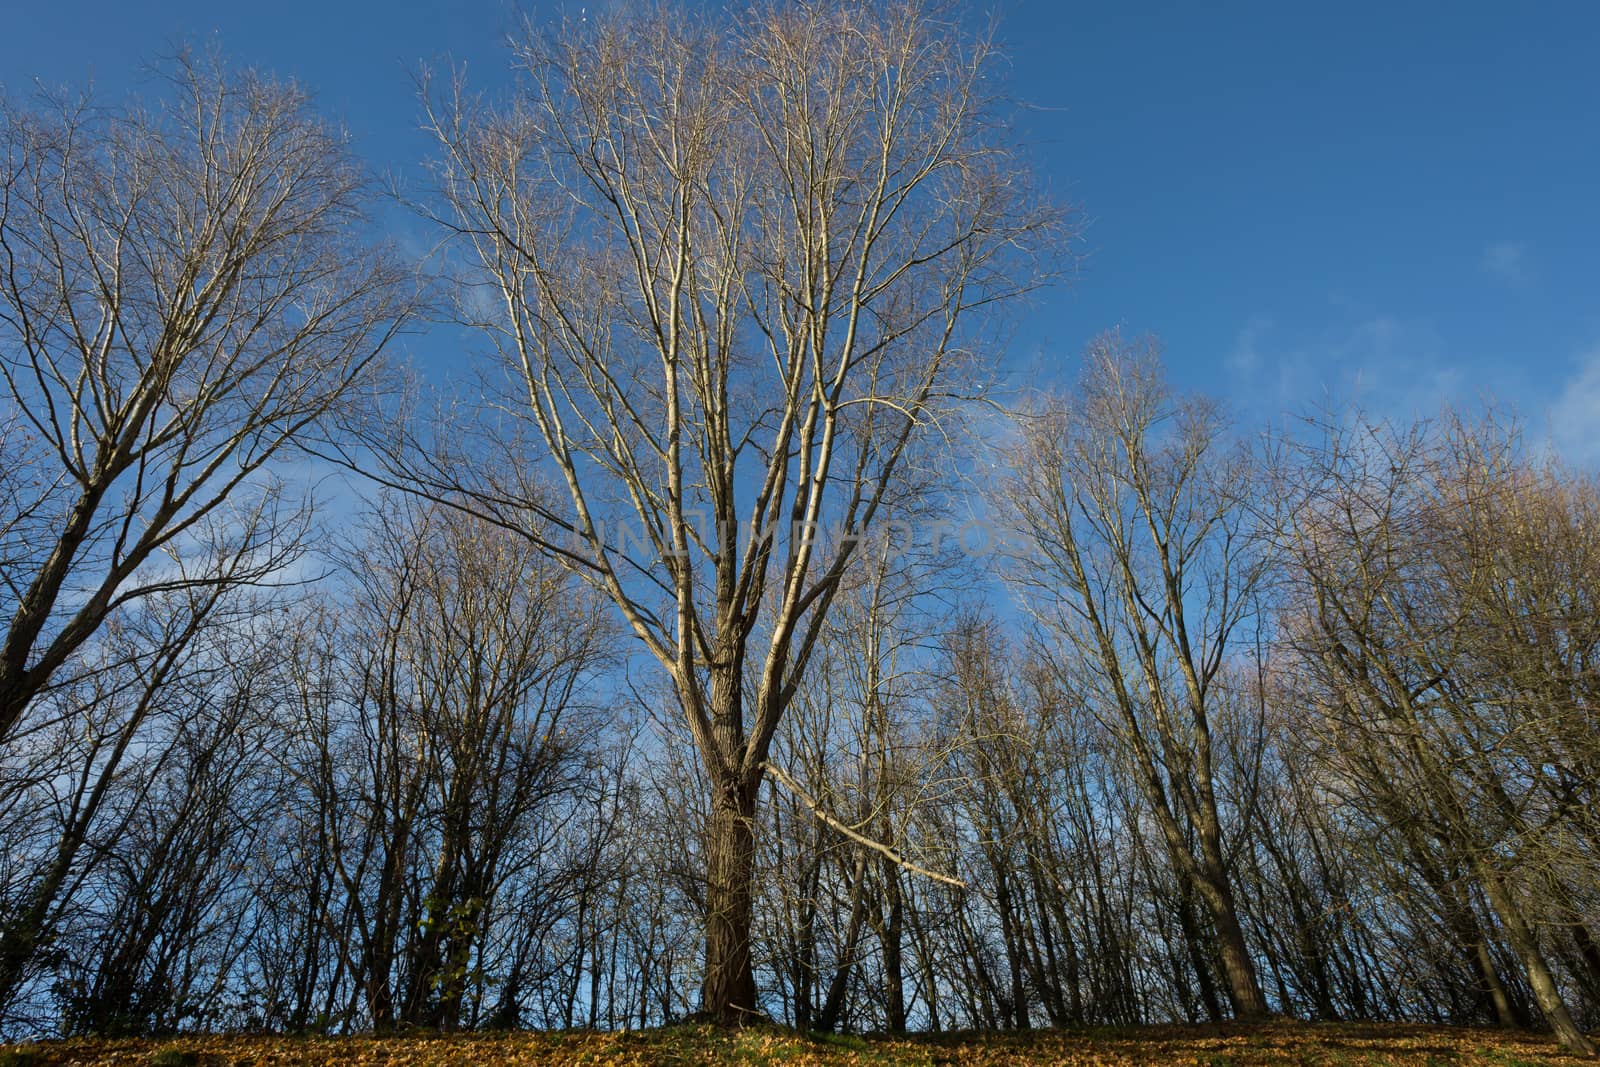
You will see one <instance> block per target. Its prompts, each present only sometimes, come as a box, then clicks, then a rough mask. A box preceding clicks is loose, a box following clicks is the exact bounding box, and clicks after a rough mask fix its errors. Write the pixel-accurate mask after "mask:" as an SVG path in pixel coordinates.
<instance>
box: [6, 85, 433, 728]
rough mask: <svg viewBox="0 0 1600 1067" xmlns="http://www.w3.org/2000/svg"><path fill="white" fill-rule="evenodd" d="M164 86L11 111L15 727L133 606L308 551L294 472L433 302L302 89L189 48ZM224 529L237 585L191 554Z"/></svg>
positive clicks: (10, 655) (9, 426) (253, 575)
mask: <svg viewBox="0 0 1600 1067" xmlns="http://www.w3.org/2000/svg"><path fill="white" fill-rule="evenodd" d="M164 79H165V81H164V83H163V89H164V92H163V93H162V95H161V97H160V98H159V100H157V101H155V102H153V103H151V104H149V105H148V106H147V105H143V104H139V103H131V104H128V105H126V106H122V107H106V106H101V105H96V104H94V103H92V102H91V101H89V100H87V99H83V100H78V99H72V98H57V97H45V98H42V99H41V100H40V101H39V102H38V104H37V106H31V107H29V106H24V105H23V104H22V103H20V102H17V101H12V100H6V101H4V102H0V405H3V406H0V434H3V435H4V436H3V445H0V448H3V450H4V457H5V459H6V461H7V462H6V466H7V468H8V469H7V470H6V472H5V474H4V476H3V477H0V508H3V509H4V511H3V512H0V553H3V557H0V558H3V559H4V562H5V567H4V570H3V572H0V616H3V618H4V626H5V629H4V631H3V636H0V742H3V741H4V740H5V739H6V738H7V737H9V736H10V735H11V734H12V733H13V731H14V730H15V729H16V728H17V725H18V722H19V721H20V720H21V719H22V717H23V714H24V711H25V709H26V708H27V707H28V705H29V702H30V701H32V700H33V699H34V697H35V696H36V695H38V694H39V693H40V692H41V690H43V689H44V688H45V687H46V686H47V685H49V684H51V682H52V679H54V678H55V675H56V673H57V672H58V671H59V670H60V669H61V668H62V667H63V666H64V665H66V664H67V663H68V662H69V661H70V660H71V659H72V657H73V654H74V653H75V652H76V651H77V650H78V649H80V648H82V647H83V646H84V644H85V642H87V641H88V640H89V639H90V638H91V637H92V635H93V634H95V632H96V631H97V630H98V629H99V628H100V627H101V626H102V625H103V624H104V623H105V622H106V620H107V619H109V618H111V617H112V616H113V615H114V614H115V613H116V612H118V611H119V610H121V609H124V608H129V607H133V606H135V605H137V604H139V603H140V602H142V601H144V600H146V599H148V598H149V597H151V596H153V595H156V594H161V593H167V592H171V591H174V590H184V589H194V590H197V595H203V587H205V586H207V585H210V584H214V583H217V582H219V581H220V582H227V583H231V584H233V585H249V584H251V583H259V582H261V581H264V580H266V579H268V578H269V577H270V576H271V575H272V574H273V573H275V572H276V571H278V570H279V569H281V568H282V567H283V566H284V565H285V564H286V563H287V562H288V561H289V560H290V559H291V558H292V557H293V555H294V553H295V552H296V550H297V549H296V545H297V535H298V530H299V528H300V523H301V518H302V516H301V515H300V513H299V509H298V508H296V507H293V506H289V507H281V506H278V505H277V504H275V499H276V497H277V496H278V495H279V491H278V489H277V488H276V487H275V486H274V481H273V475H274V472H275V469H276V468H275V461H282V462H286V461H288V460H289V459H290V458H291V456H292V451H293V448H294V446H295V444H296V443H297V442H298V441H301V440H302V439H304V438H305V437H307V436H308V435H311V434H313V433H315V432H317V431H318V429H319V428H320V427H322V426H323V425H324V423H325V421H326V419H327V416H329V415H330V413H332V412H333V411H334V410H335V409H336V408H337V407H338V406H339V405H340V404H341V403H342V402H343V401H344V399H345V398H346V397H347V396H348V395H349V394H350V393H351V391H352V387H353V386H355V385H356V384H357V383H359V382H361V381H362V380H363V379H364V377H365V376H366V374H367V372H368V371H369V369H370V368H371V367H372V366H373V363H374V360H375V358H376V357H377V355H378V353H379V352H380V350H381V349H382V348H383V347H384V345H385V343H386V342H388V341H389V340H390V339H391V338H392V337H393V336H394V333H395V331H396V329H397V328H398V327H399V325H400V323H401V322H402V321H403V320H404V319H405V317H406V316H407V314H408V313H409V311H410V309H411V306H412V304H413V302H414V301H413V296H412V288H411V286H410V285H409V283H408V281H407V277H408V275H407V272H406V271H404V270H402V269H401V268H400V267H399V266H398V265H397V263H396V262H395V261H394V260H393V259H391V258H390V257H389V256H388V254H387V253H385V252H384V251H382V250H380V249H377V248H375V247H373V246H371V245H369V243H368V242H367V241H366V239H365V236H364V229H363V227H364V223H363V216H362V214H361V210H362V204H363V199H364V195H365V189H366V183H365V180H364V178H363V176H362V172H361V168H360V167H359V166H358V165H357V162H356V160H355V157H354V156H353V154H352V152H351V151H350V148H349V146H348V145H347V143H346V142H345V140H344V138H343V137H342V136H341V135H340V134H339V132H338V131H336V130H334V129H332V128H330V127H329V126H328V125H327V124H326V123H324V122H323V121H321V120H319V119H318V118H316V117H315V116H314V115H313V114H312V112H311V110H310V106H309V102H308V98H307V96H306V94H305V93H304V92H303V91H301V90H299V89H297V88H295V87H294V86H292V85H287V84H282V83H277V82H273V81H271V80H269V79H267V78H265V77H261V76H258V75H255V74H252V73H241V72H235V71H231V70H228V69H226V68H225V67H224V66H223V65H222V64H221V63H220V61H216V60H213V59H209V58H194V57H188V56H181V57H179V58H178V59H177V60H175V61H174V62H173V63H171V64H170V65H169V67H168V68H167V69H166V72H165V74H164ZM217 538H220V539H222V540H223V541H224V542H225V543H226V544H228V545H229V546H230V549H231V555H232V557H233V558H234V560H235V565H234V567H233V568H232V569H231V570H229V571H228V572H227V573H226V574H224V575H218V574H214V573H202V572H201V571H200V570H198V569H187V570H186V569H185V568H183V567H182V566H181V563H182V561H183V560H184V559H185V558H186V557H188V556H191V555H195V554H200V555H204V550H203V547H202V548H201V550H200V551H199V552H198V553H197V550H196V544H195V542H196V541H199V542H200V543H201V545H202V546H204V545H205V544H206V543H208V539H211V540H214V539H217ZM168 557H170V559H169V558H168Z"/></svg>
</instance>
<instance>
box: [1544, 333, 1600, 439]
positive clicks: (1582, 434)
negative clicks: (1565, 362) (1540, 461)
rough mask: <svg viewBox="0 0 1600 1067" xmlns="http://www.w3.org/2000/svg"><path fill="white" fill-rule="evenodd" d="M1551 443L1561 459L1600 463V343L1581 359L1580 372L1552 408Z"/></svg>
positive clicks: (1569, 382) (1570, 381)
mask: <svg viewBox="0 0 1600 1067" xmlns="http://www.w3.org/2000/svg"><path fill="white" fill-rule="evenodd" d="M1550 443H1551V444H1552V445H1553V446H1554V447H1555V450H1556V452H1557V454H1559V455H1560V456H1561V458H1563V459H1565V460H1567V461H1568V462H1571V463H1577V464H1581V465H1583V466H1596V465H1600V346H1597V347H1595V348H1594V349H1591V350H1590V351H1589V352H1588V354H1586V355H1585V356H1584V357H1583V358H1582V359H1580V360H1579V361H1578V371H1577V373H1576V374H1574V375H1573V376H1572V378H1571V380H1569V381H1568V382H1567V384H1566V387H1565V388H1563V389H1562V390H1561V395H1560V396H1558V397H1557V398H1556V401H1555V403H1554V404H1552V405H1551V407H1550Z"/></svg>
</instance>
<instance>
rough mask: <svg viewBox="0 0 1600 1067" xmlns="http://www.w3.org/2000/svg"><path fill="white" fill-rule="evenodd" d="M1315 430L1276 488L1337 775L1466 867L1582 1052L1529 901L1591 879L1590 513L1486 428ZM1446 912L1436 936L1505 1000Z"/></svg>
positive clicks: (1449, 422)
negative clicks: (1587, 828)
mask: <svg viewBox="0 0 1600 1067" xmlns="http://www.w3.org/2000/svg"><path fill="white" fill-rule="evenodd" d="M1322 429H1323V431H1324V434H1323V437H1322V438H1321V440H1318V441H1314V442H1312V443H1310V444H1306V445H1302V446H1301V447H1300V449H1299V451H1298V452H1297V454H1296V455H1297V462H1295V463H1293V464H1291V465H1290V467H1289V470H1290V471H1291V472H1292V473H1293V475H1294V478H1293V480H1291V481H1289V482H1286V483H1285V484H1286V491H1285V492H1284V493H1283V494H1282V496H1283V499H1284V500H1285V502H1286V503H1287V505H1288V507H1287V509H1286V514H1287V515H1288V516H1289V521H1288V522H1287V524H1286V530H1287V537H1286V543H1287V544H1288V545H1289V546H1290V548H1291V549H1292V551H1293V552H1294V555H1295V559H1296V561H1297V563H1298V564H1299V582H1298V590H1299V595H1298V598H1297V605H1296V610H1295V613H1294V615H1293V616H1292V620H1293V622H1294V623H1295V627H1294V630H1293V631H1292V632H1293V634H1294V636H1295V640H1296V642H1297V644H1298V646H1299V647H1300V648H1301V649H1302V651H1303V653H1304V655H1305V663H1306V666H1307V677H1308V680H1311V681H1312V682H1313V683H1314V684H1315V685H1316V686H1318V687H1319V691H1320V694H1321V696H1320V701H1319V705H1318V706H1319V708H1320V710H1322V712H1323V718H1322V724H1323V727H1324V729H1326V730H1327V731H1328V732H1329V734H1330V736H1331V746H1330V748H1331V751H1333V752H1334V753H1336V754H1337V756H1338V763H1337V764H1336V766H1337V767H1338V769H1339V771H1340V773H1341V774H1342V775H1343V776H1344V778H1345V779H1346V780H1348V781H1350V782H1351V783H1352V785H1353V789H1352V793H1353V795H1354V798H1355V800H1354V802H1355V803H1356V804H1358V805H1361V806H1364V807H1366V808H1367V809H1368V810H1369V811H1372V812H1373V815H1374V817H1375V821H1377V822H1378V823H1380V825H1387V826H1390V827H1393V828H1394V830H1395V832H1396V833H1397V834H1398V835H1399V836H1401V837H1402V838H1405V839H1411V840H1414V841H1415V843H1414V844H1412V845H1411V851H1412V852H1414V853H1421V854H1431V855H1434V856H1436V857H1437V860H1436V861H1435V862H1436V864H1437V865H1438V866H1440V867H1443V868H1444V869H1446V870H1457V869H1458V870H1461V871H1463V872H1464V873H1469V874H1470V879H1471V882H1472V884H1473V885H1474V887H1475V888H1476V890H1477V891H1478V892H1481V893H1482V895H1483V897H1484V898H1485V900H1486V901H1487V903H1488V906H1489V908H1490V910H1491V911H1492V914H1493V915H1494V917H1495V919H1496V921H1497V923H1498V925H1499V929H1500V932H1501V933H1502V934H1503V936H1504V937H1505V938H1506V940H1507V942H1508V943H1509V944H1510V946H1511V948H1512V949H1513V951H1514V952H1515V954H1516V957H1517V958H1518V960H1519V961H1520V962H1521V964H1522V968H1523V973H1524V975H1525V977H1526V980H1527V983H1528V986H1529V988H1530V989H1531V991H1532V995H1533V999H1534V1002H1535V1003H1536V1004H1537V1006H1538V1008H1539V1011H1540V1012H1541V1013H1542V1014H1543V1015H1544V1017H1545V1019H1546V1021H1547V1022H1548V1023H1549V1025H1550V1026H1551V1028H1552V1029H1553V1030H1554V1031H1555V1034H1556V1037H1557V1038H1558V1039H1559V1040H1560V1041H1561V1043H1562V1044H1563V1045H1564V1046H1565V1047H1567V1048H1570V1049H1573V1050H1575V1051H1580V1052H1585V1053H1588V1054H1590V1055H1593V1054H1595V1051H1596V1049H1595V1045H1594V1043H1593V1042H1592V1041H1591V1040H1590V1039H1589V1038H1588V1037H1586V1036H1585V1035H1584V1034H1583V1032H1582V1030H1581V1029H1580V1028H1579V1026H1578V1025H1577V1023H1576V1021H1575V1020H1574V1018H1573V1015H1572V1012H1571V1010H1570V1008H1569V1007H1568V1005H1567V1003H1566V1000H1565V998H1564V996H1563V993H1562V989H1561V982H1560V979H1559V976H1558V973H1557V968H1556V967H1555V966H1553V964H1552V962H1551V954H1550V951H1549V948H1548V939H1547V938H1546V937H1545V936H1543V932H1542V930H1541V926H1543V925H1545V923H1546V921H1547V920H1546V918H1545V916H1546V915H1549V916H1551V917H1557V916H1559V917H1560V918H1559V919H1558V921H1557V922H1556V923H1555V924H1554V925H1555V926H1556V927H1557V929H1561V928H1563V927H1565V926H1567V925H1568V923H1570V921H1571V919H1572V917H1573V916H1571V915H1570V913H1569V914H1568V915H1565V916H1562V915H1561V912H1562V910H1563V909H1562V908H1561V907H1560V905H1559V904H1557V905H1556V906H1555V907H1550V908H1548V909H1546V908H1538V907H1536V906H1535V905H1534V904H1533V903H1532V900H1533V898H1534V897H1535V895H1536V894H1542V893H1548V892H1549V890H1550V889H1551V888H1552V887H1553V885H1559V884H1560V883H1561V882H1563V881H1564V880H1565V879H1567V878H1570V877H1571V873H1572V872H1573V871H1574V870H1581V869H1583V868H1585V867H1587V868H1588V871H1589V873H1587V874H1582V875H1579V876H1578V878H1577V879H1576V883H1577V884H1579V885H1585V886H1587V885H1592V884H1593V879H1594V874H1593V869H1594V868H1593V866H1592V864H1593V858H1594V856H1595V853H1594V852H1593V851H1592V845H1586V844H1585V843H1584V842H1583V838H1584V836H1585V835H1584V834H1583V831H1582V820H1583V816H1582V815H1581V814H1579V813H1582V812H1586V811H1589V810H1591V809H1592V808H1593V807H1594V805H1595V803H1596V801H1597V798H1596V797H1595V796H1594V785H1593V782H1594V779H1593V777H1592V775H1591V774H1589V772H1588V771H1587V770H1585V769H1583V767H1584V764H1583V761H1584V758H1585V757H1583V756H1582V755H1581V754H1580V753H1581V752H1582V751H1583V750H1584V748H1586V747H1587V742H1588V740H1589V739H1590V738H1592V736H1593V714H1594V713H1593V706H1592V705H1591V704H1590V703H1589V696H1588V694H1587V693H1586V692H1585V689H1586V688H1587V687H1588V686H1589V685H1590V683H1589V682H1588V681H1587V676H1588V675H1589V674H1590V673H1591V672H1592V670H1593V668H1592V663H1591V659H1590V657H1591V655H1592V652H1593V650H1594V649H1595V647H1596V644H1595V642H1596V631H1595V629H1594V622H1593V616H1592V611H1591V609H1590V604H1591V599H1590V597H1591V595H1592V593H1591V590H1592V587H1591V586H1589V584H1588V583H1589V581H1590V580H1591V578H1592V575H1593V574H1594V573H1595V570H1594V563H1593V560H1594V558H1595V542H1594V540H1593V537H1594V535H1593V532H1592V530H1589V529H1587V528H1586V526H1587V523H1588V522H1589V521H1591V518H1590V517H1591V516H1592V515H1593V511H1594V509H1593V505H1592V503H1590V504H1586V503H1584V501H1585V496H1586V494H1585V493H1584V492H1583V491H1582V489H1581V487H1578V486H1568V485H1564V484H1563V480H1562V479H1560V478H1559V477H1556V476H1555V472H1553V471H1550V470H1541V469H1539V468H1537V467H1534V466H1532V465H1530V464H1528V463H1526V462H1525V461H1524V460H1522V459H1521V457H1520V456H1519V453H1518V450H1517V447H1516V442H1515V438H1514V436H1512V435H1510V434H1508V433H1507V432H1506V431H1505V429H1504V428H1503V427H1501V426H1499V425H1497V424H1496V423H1494V422H1493V421H1490V422H1486V423H1483V424H1481V425H1471V424H1468V423H1466V422H1465V421H1463V420H1460V419H1458V418H1456V417H1454V416H1447V417H1446V418H1445V419H1443V420H1442V421H1441V422H1440V423H1437V424H1432V425H1430V424H1426V423H1424V424H1419V425H1417V426H1415V427H1411V428H1409V429H1406V430H1399V431H1397V430H1394V429H1393V428H1391V427H1388V426H1384V425H1381V424H1372V423H1369V422H1368V421H1366V420H1365V419H1363V418H1362V417H1360V416H1359V415H1356V416H1354V417H1353V418H1351V419H1348V420H1345V419H1338V420H1334V421H1332V422H1330V423H1328V424H1326V425H1325V426H1323V427H1322ZM1575 845H1576V846H1577V847H1573V846H1575ZM1552 846H1553V847H1552ZM1441 881H1443V880H1442V879H1441ZM1555 896H1556V898H1557V900H1560V899H1561V898H1562V897H1565V896H1566V894H1565V893H1563V892H1560V891H1558V892H1557V893H1556V894H1555ZM1462 899H1463V903H1461V904H1460V905H1458V906H1457V909H1456V910H1457V911H1458V912H1459V913H1461V914H1462V916H1463V919H1462V920H1459V921H1458V922H1457V923H1455V924H1452V925H1455V926H1457V927H1458V928H1459V927H1460V926H1462V925H1465V926H1466V929H1465V930H1464V931H1463V933H1462V935H1461V936H1463V939H1464V940H1465V941H1466V943H1467V945H1466V946H1465V947H1470V948H1473V949H1475V950H1476V952H1477V953H1478V955H1479V959H1480V961H1481V964H1482V968H1483V977H1484V982H1485V986H1486V989H1487V991H1488V992H1489V993H1490V994H1491V995H1492V996H1494V997H1495V998H1496V999H1497V1000H1500V999H1502V998H1503V997H1504V991H1503V990H1501V989H1499V988H1497V987H1498V985H1499V980H1498V977H1497V975H1496V973H1495V968H1494V966H1493V965H1492V963H1491V962H1490V961H1489V960H1488V958H1487V956H1486V955H1485V946H1484V944H1483V941H1482V936H1481V935H1480V934H1479V933H1478V932H1477V930H1476V926H1477V924H1476V921H1475V919H1473V918H1472V917H1471V910H1470V907H1471V906H1470V903H1468V902H1467V901H1469V900H1470V898H1462ZM1569 899H1570V898H1569ZM1579 921H1580V925H1582V923H1583V921H1584V919H1583V918H1582V917H1579ZM1452 932H1454V931H1452ZM1573 933H1574V934H1575V935H1576V934H1577V931H1573ZM1587 933H1588V931H1587V927H1585V928H1584V931H1583V934H1584V935H1587ZM1578 940H1579V941H1580V942H1581V940H1582V936H1579V937H1578ZM1496 1007H1497V1013H1498V1014H1500V1015H1501V1017H1502V1018H1506V1017H1507V1015H1508V1014H1509V1013H1508V1012H1507V1011H1506V1009H1505V1008H1504V1007H1503V1006H1502V1005H1500V1004H1498V1003H1497V1005H1496Z"/></svg>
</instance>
